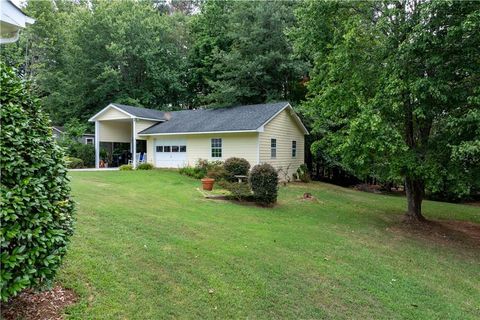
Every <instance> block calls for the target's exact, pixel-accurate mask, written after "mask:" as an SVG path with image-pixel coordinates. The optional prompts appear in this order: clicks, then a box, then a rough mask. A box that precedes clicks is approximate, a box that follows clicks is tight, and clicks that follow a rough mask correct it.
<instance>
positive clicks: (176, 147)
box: [172, 146, 180, 152]
mask: <svg viewBox="0 0 480 320" xmlns="http://www.w3.org/2000/svg"><path fill="white" fill-rule="evenodd" d="M179 149H180V148H179V147H178V146H172V152H178V150H179Z"/></svg>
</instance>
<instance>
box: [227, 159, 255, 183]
mask: <svg viewBox="0 0 480 320" xmlns="http://www.w3.org/2000/svg"><path fill="white" fill-rule="evenodd" d="M223 167H224V169H225V171H226V172H227V174H228V176H227V178H228V180H230V181H234V180H235V176H236V175H239V176H246V175H248V170H250V163H249V162H248V161H247V160H246V159H243V158H236V157H232V158H228V159H227V160H225V163H224V164H223Z"/></svg>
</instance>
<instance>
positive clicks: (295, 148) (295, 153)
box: [292, 140, 297, 158]
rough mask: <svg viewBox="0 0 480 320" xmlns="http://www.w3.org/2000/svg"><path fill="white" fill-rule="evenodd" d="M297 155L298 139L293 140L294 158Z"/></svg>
mask: <svg viewBox="0 0 480 320" xmlns="http://www.w3.org/2000/svg"><path fill="white" fill-rule="evenodd" d="M296 157H297V141H295V140H293V141H292V158H296Z"/></svg>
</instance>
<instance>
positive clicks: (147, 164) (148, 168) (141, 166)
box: [137, 163, 153, 170]
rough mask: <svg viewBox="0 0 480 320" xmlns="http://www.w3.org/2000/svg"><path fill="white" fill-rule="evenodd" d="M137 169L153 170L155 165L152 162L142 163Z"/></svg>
mask: <svg viewBox="0 0 480 320" xmlns="http://www.w3.org/2000/svg"><path fill="white" fill-rule="evenodd" d="M137 169H138V170H152V169H153V165H152V164H151V163H140V164H139V165H138V166H137Z"/></svg>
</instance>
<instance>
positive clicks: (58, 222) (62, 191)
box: [0, 62, 74, 301]
mask: <svg viewBox="0 0 480 320" xmlns="http://www.w3.org/2000/svg"><path fill="white" fill-rule="evenodd" d="M0 69H1V70H0V74H1V79H0V81H1V85H0V103H1V106H2V107H1V108H0V117H1V119H2V130H1V131H0V132H1V133H0V137H1V148H0V170H1V173H2V177H1V181H0V195H1V197H0V198H1V203H0V206H1V210H0V220H1V226H0V235H1V236H0V248H1V253H0V260H1V265H2V267H1V272H0V283H1V297H0V298H1V300H3V301H7V300H8V299H9V298H10V297H12V296H15V295H16V294H18V293H19V292H20V291H22V290H24V289H26V288H35V287H42V286H48V285H49V284H51V281H52V280H53V278H54V276H55V273H56V271H57V270H58V268H59V266H60V264H61V262H62V258H63V257H64V255H65V253H66V252H67V245H68V243H69V239H70V236H71V235H72V234H73V224H74V215H73V213H74V202H73V200H72V199H71V197H70V187H69V180H68V178H67V170H66V167H65V159H64V154H63V150H62V148H61V147H60V146H58V145H57V143H56V142H55V141H54V139H53V137H52V129H51V124H50V121H49V120H48V117H47V116H46V115H45V114H44V113H43V111H42V110H41V108H40V105H39V101H38V100H37V99H34V98H33V97H31V95H30V94H29V92H28V90H27V87H26V85H25V84H24V83H23V82H22V81H21V80H20V79H19V78H18V77H17V76H16V74H15V73H14V71H13V69H12V68H10V67H7V66H6V65H5V64H4V63H1V62H0Z"/></svg>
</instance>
